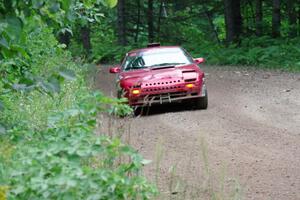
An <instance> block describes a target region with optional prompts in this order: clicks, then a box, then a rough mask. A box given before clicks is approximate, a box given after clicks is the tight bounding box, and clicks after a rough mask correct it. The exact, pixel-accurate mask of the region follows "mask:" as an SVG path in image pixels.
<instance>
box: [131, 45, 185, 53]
mask: <svg viewBox="0 0 300 200" xmlns="http://www.w3.org/2000/svg"><path fill="white" fill-rule="evenodd" d="M174 48H181V47H180V46H155V47H147V48H142V49H134V50H132V51H129V52H128V54H133V53H142V52H146V51H150V50H155V49H160V50H161V49H174Z"/></svg>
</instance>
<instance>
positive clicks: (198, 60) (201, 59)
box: [194, 58, 205, 64]
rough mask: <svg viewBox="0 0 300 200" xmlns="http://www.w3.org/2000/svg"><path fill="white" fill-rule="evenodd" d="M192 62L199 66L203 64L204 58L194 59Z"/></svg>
mask: <svg viewBox="0 0 300 200" xmlns="http://www.w3.org/2000/svg"><path fill="white" fill-rule="evenodd" d="M194 62H195V63H196V64H201V63H204V62H205V60H204V58H194Z"/></svg>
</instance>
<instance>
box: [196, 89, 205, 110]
mask: <svg viewBox="0 0 300 200" xmlns="http://www.w3.org/2000/svg"><path fill="white" fill-rule="evenodd" d="M195 106H196V108H197V109H207V106H208V95H207V90H205V96H204V97H200V98H197V99H195Z"/></svg>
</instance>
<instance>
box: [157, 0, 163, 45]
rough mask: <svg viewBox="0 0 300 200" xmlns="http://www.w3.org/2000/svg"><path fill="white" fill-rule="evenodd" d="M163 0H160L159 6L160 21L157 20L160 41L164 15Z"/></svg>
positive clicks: (158, 39)
mask: <svg viewBox="0 0 300 200" xmlns="http://www.w3.org/2000/svg"><path fill="white" fill-rule="evenodd" d="M163 3H164V2H163V0H160V6H159V16H158V22H157V41H158V42H159V41H160V25H161V19H162V15H163V5H164V4H163Z"/></svg>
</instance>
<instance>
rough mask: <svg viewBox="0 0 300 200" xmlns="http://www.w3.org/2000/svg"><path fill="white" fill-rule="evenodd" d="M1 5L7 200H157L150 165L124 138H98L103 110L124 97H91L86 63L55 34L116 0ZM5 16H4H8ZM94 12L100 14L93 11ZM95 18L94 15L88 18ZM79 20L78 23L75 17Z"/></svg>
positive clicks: (3, 194)
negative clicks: (147, 166)
mask: <svg viewBox="0 0 300 200" xmlns="http://www.w3.org/2000/svg"><path fill="white" fill-rule="evenodd" d="M80 2H81V1H75V0H53V1H44V0H42V1H35V0H27V1H17V0H12V1H5V3H3V1H1V2H0V10H1V14H0V47H1V49H0V59H1V60H0V77H1V80H0V199H1V200H6V199H91V200H92V199H150V198H151V196H152V195H153V194H155V188H154V187H153V186H152V185H151V184H149V183H148V182H147V181H146V180H145V178H144V177H143V176H142V173H141V169H142V167H143V165H144V164H146V163H148V161H147V160H144V159H143V158H142V157H141V156H140V155H139V154H138V153H137V152H136V151H135V150H134V149H132V148H131V147H129V146H126V145H124V144H122V143H121V142H120V140H119V139H115V138H111V139H109V138H108V137H105V136H101V137H99V136H96V135H95V133H94V132H95V130H96V128H97V127H96V125H97V116H98V114H99V113H100V112H108V113H110V114H113V115H117V116H119V115H121V116H124V115H128V114H130V113H131V112H132V109H131V108H130V107H129V106H127V105H126V104H124V100H118V99H111V98H108V97H105V96H104V95H102V94H101V93H91V92H90V90H89V88H88V87H87V83H86V80H85V76H86V74H87V68H86V65H82V64H81V63H79V64H76V63H74V62H73V58H72V56H71V54H70V53H69V52H68V51H66V50H65V47H66V46H65V45H61V44H59V43H58V42H57V40H56V38H55V37H54V34H53V33H54V32H56V31H57V30H58V29H60V28H63V29H64V31H69V32H72V31H71V30H70V29H69V25H70V24H71V23H72V22H74V20H76V19H79V18H80V20H82V19H86V20H90V19H92V17H95V16H96V15H97V13H95V12H94V11H97V9H94V8H95V6H100V4H101V5H102V4H104V3H105V5H107V6H110V7H113V6H114V5H115V4H116V1H115V0H107V1H100V0H88V1H83V7H81V8H82V9H84V10H85V13H81V12H80V10H76V9H75V8H76V6H78V5H79V4H80ZM3 10H4V11H5V12H4V13H3V14H2V11H3ZM92 11H93V12H92ZM86 16H90V17H91V18H85V17H86ZM74 17H75V19H74Z"/></svg>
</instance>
